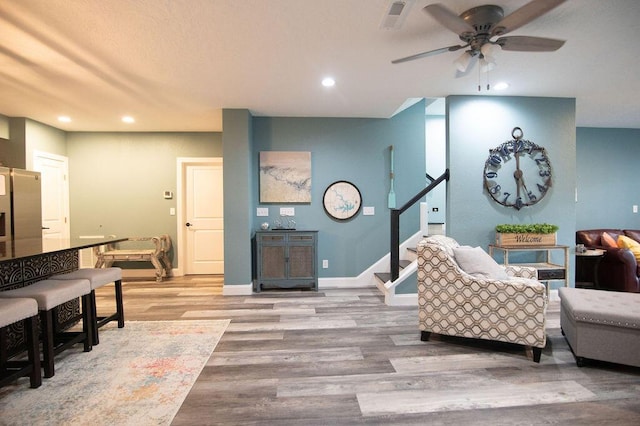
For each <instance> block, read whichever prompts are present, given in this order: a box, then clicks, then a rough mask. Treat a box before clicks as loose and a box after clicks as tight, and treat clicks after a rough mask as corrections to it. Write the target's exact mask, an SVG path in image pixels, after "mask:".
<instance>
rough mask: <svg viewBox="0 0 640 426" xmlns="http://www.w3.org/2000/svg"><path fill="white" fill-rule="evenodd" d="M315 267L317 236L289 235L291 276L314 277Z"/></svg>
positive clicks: (294, 277) (292, 277)
mask: <svg viewBox="0 0 640 426" xmlns="http://www.w3.org/2000/svg"><path fill="white" fill-rule="evenodd" d="M315 269H316V261H315V236H314V235H313V234H300V235H289V278H291V279H298V278H314V277H315Z"/></svg>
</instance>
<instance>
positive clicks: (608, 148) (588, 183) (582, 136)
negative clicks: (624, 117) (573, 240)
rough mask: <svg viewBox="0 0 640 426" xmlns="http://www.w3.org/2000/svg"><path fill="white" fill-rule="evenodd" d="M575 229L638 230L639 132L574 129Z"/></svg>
mask: <svg viewBox="0 0 640 426" xmlns="http://www.w3.org/2000/svg"><path fill="white" fill-rule="evenodd" d="M576 159H577V167H578V174H577V177H578V203H577V204H576V208H577V209H576V229H595V228H620V229H625V228H626V229H640V213H633V205H640V191H638V175H640V172H638V159H640V130H639V129H602V128H590V127H579V128H578V129H577V147H576Z"/></svg>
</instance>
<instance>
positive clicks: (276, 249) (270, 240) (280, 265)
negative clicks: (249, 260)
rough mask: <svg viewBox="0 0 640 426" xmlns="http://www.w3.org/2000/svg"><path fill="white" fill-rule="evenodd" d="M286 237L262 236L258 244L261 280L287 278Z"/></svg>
mask: <svg viewBox="0 0 640 426" xmlns="http://www.w3.org/2000/svg"><path fill="white" fill-rule="evenodd" d="M286 250H287V248H286V237H285V236H284V235H282V234H271V235H267V234H265V235H260V237H259V242H258V251H259V256H260V258H259V262H260V278H261V279H283V278H286V277H287V262H286V259H287V251H286Z"/></svg>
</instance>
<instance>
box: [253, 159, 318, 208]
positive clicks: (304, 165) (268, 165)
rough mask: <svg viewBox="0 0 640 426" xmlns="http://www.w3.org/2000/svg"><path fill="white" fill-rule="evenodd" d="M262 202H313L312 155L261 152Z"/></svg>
mask: <svg viewBox="0 0 640 426" xmlns="http://www.w3.org/2000/svg"><path fill="white" fill-rule="evenodd" d="M260 202H261V203H310V202H311V153H310V152H303V151H300V152H299V151H261V152H260Z"/></svg>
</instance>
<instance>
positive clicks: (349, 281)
mask: <svg viewBox="0 0 640 426" xmlns="http://www.w3.org/2000/svg"><path fill="white" fill-rule="evenodd" d="M365 287H373V285H372V284H371V282H370V281H364V280H361V279H360V278H359V277H338V278H336V277H333V278H319V279H318V289H325V288H365Z"/></svg>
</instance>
